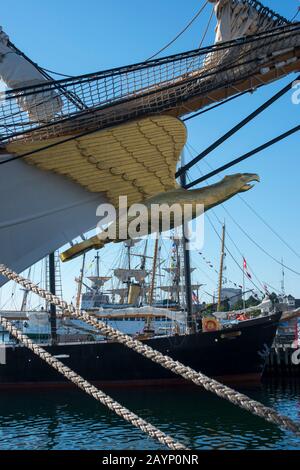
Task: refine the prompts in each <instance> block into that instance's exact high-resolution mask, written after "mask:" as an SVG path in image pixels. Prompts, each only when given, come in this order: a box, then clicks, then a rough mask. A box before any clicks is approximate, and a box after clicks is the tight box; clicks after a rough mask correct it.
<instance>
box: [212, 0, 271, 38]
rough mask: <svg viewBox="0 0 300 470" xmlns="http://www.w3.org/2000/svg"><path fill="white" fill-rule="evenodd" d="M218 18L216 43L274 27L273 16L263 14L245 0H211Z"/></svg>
mask: <svg viewBox="0 0 300 470" xmlns="http://www.w3.org/2000/svg"><path fill="white" fill-rule="evenodd" d="M209 2H210V3H214V4H215V7H214V9H215V15H216V18H217V27H216V38H215V43H219V42H224V41H231V40H234V39H238V38H242V37H244V36H248V35H250V34H255V33H257V32H258V31H260V32H262V31H265V30H267V29H269V28H272V27H274V21H273V19H272V18H270V17H268V16H265V15H261V14H260V13H259V12H258V11H257V10H256V8H255V7H254V6H252V5H251V4H249V3H248V2H245V1H243V0H209Z"/></svg>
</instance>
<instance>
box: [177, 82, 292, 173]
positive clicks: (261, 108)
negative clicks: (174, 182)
mask: <svg viewBox="0 0 300 470" xmlns="http://www.w3.org/2000/svg"><path fill="white" fill-rule="evenodd" d="M297 79H300V75H299V76H298V77H297ZM297 79H296V80H297ZM294 83H295V80H293V81H292V82H290V83H289V84H288V85H286V86H285V87H283V88H282V89H281V90H279V91H278V92H277V93H275V95H273V96H272V97H271V98H269V99H268V100H267V101H265V102H264V103H263V104H262V105H261V106H259V107H258V108H256V109H255V111H253V112H252V113H250V114H249V115H248V116H246V117H245V118H244V119H242V121H240V122H239V123H238V124H236V125H235V126H234V127H232V128H231V129H230V130H229V131H228V132H226V134H224V135H222V136H221V137H220V138H219V139H217V140H216V141H215V142H214V143H213V144H211V145H210V146H209V147H207V149H205V150H204V151H203V152H201V153H200V154H199V155H197V156H196V157H195V158H193V159H192V160H191V161H190V162H189V163H187V164H186V165H184V166H183V167H181V168H180V169H179V170H178V171H177V173H176V178H178V176H180V175H182V174H183V173H184V172H186V171H187V170H189V169H190V168H192V167H193V166H194V165H195V164H196V163H199V162H200V160H202V159H203V158H205V157H207V155H209V154H210V153H211V152H212V151H213V150H216V149H217V148H218V147H219V146H220V145H222V144H223V143H224V142H226V140H228V139H229V138H230V137H232V136H233V135H234V134H236V133H237V132H238V131H240V130H241V129H242V128H243V127H245V126H246V125H247V124H249V122H251V121H253V119H255V118H256V117H257V116H259V115H260V114H261V113H262V112H263V111H265V110H266V109H268V108H269V107H270V106H271V105H272V104H274V103H275V102H276V101H278V100H279V99H280V98H281V97H282V96H284V95H285V94H286V93H287V92H288V91H290V89H291V88H292V87H293V85H294Z"/></svg>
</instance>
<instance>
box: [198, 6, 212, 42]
mask: <svg viewBox="0 0 300 470" xmlns="http://www.w3.org/2000/svg"><path fill="white" fill-rule="evenodd" d="M213 16H214V8H212V10H211V14H210V17H209V19H208V23H207V26H206V29H205V31H204V33H203V36H202V38H201V41H200V44H199V49H201V47H202V46H203V43H204V41H205V38H206V35H207V33H208V30H209V27H210V24H211V21H212V19H213Z"/></svg>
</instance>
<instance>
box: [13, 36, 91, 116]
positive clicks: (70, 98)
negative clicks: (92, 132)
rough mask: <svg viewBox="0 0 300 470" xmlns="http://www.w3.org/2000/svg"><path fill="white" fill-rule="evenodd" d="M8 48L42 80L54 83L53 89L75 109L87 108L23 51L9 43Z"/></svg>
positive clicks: (77, 97)
mask: <svg viewBox="0 0 300 470" xmlns="http://www.w3.org/2000/svg"><path fill="white" fill-rule="evenodd" d="M7 45H8V47H10V48H11V49H13V50H14V51H15V53H16V54H18V55H20V56H21V57H23V58H24V59H25V60H26V61H27V62H29V63H30V64H31V65H33V67H34V68H35V69H36V70H38V71H39V72H40V73H41V75H43V77H44V78H46V79H47V80H50V81H51V82H54V83H55V88H57V89H59V90H60V91H62V93H63V94H64V96H65V97H66V98H67V99H69V100H70V101H71V103H73V104H74V105H75V106H77V108H79V109H86V108H87V106H86V105H85V104H84V103H83V102H82V101H81V99H80V98H79V96H77V95H76V94H75V93H74V92H69V91H67V90H65V89H64V87H63V86H61V85H60V84H59V83H57V82H55V80H53V78H52V77H51V75H49V74H48V73H47V72H46V71H45V70H44V69H43V68H42V67H40V66H39V65H38V64H37V63H36V62H34V61H33V60H31V59H30V58H29V57H28V56H27V55H26V54H25V53H24V52H23V51H21V50H20V49H18V48H17V46H15V45H14V44H13V43H12V42H11V41H8V43H7Z"/></svg>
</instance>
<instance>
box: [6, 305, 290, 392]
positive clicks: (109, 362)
mask: <svg viewBox="0 0 300 470" xmlns="http://www.w3.org/2000/svg"><path fill="white" fill-rule="evenodd" d="M280 316H281V314H279V313H278V314H274V315H271V316H268V317H262V318H258V319H255V320H249V321H244V322H240V323H239V324H238V325H235V326H233V327H232V328H230V329H223V330H220V331H215V332H209V333H195V334H190V335H178V336H170V337H157V338H152V339H149V340H147V341H145V343H146V344H148V345H149V346H151V347H153V348H154V349H157V350H158V351H160V352H162V353H163V354H166V355H169V356H171V357H172V358H174V359H175V360H178V361H180V362H182V363H183V364H185V365H188V366H190V367H192V368H193V369H195V370H197V371H201V372H203V373H204V374H207V375H208V376H209V377H215V378H217V379H219V380H221V381H223V382H224V383H232V384H239V383H250V382H251V383H257V382H259V381H260V379H261V376H262V373H263V370H264V367H265V363H266V358H267V357H268V354H269V351H270V348H271V346H272V343H273V340H274V337H275V334H276V330H277V326H278V322H279V320H280ZM45 349H46V350H47V351H49V352H50V353H51V354H52V355H54V356H56V357H57V358H58V359H60V360H61V361H62V362H63V363H65V364H66V365H67V366H69V367H70V368H72V369H73V370H75V371H76V372H77V373H78V374H80V375H81V376H83V377H84V378H85V379H87V380H88V381H90V382H93V383H95V384H98V385H101V386H103V387H105V386H121V385H127V386H128V385H134V386H136V385H144V384H145V385H146V384H164V383H170V382H171V383H174V384H175V383H181V382H182V383H184V380H183V379H180V377H178V376H176V375H174V374H173V373H172V372H170V371H168V370H166V369H164V368H163V367H161V366H159V365H158V364H155V363H154V362H152V361H150V360H149V359H146V358H144V357H143V356H141V355H139V354H138V353H136V352H134V351H132V350H130V349H128V348H127V347H125V346H123V345H120V344H118V343H115V342H109V341H102V342H101V341H98V342H90V343H73V344H60V345H56V346H46V347H45ZM4 356H5V357H4V360H2V363H3V364H0V387H18V386H20V387H42V386H65V385H67V383H66V381H65V379H64V378H63V377H62V376H61V375H60V374H59V373H58V372H56V371H55V370H54V369H52V368H51V367H50V366H48V365H47V364H45V363H44V362H43V361H42V360H41V359H39V358H38V357H37V356H35V355H34V354H33V353H32V352H31V351H29V350H28V349H26V348H24V347H22V346H19V345H15V346H13V345H6V347H5V355H4Z"/></svg>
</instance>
